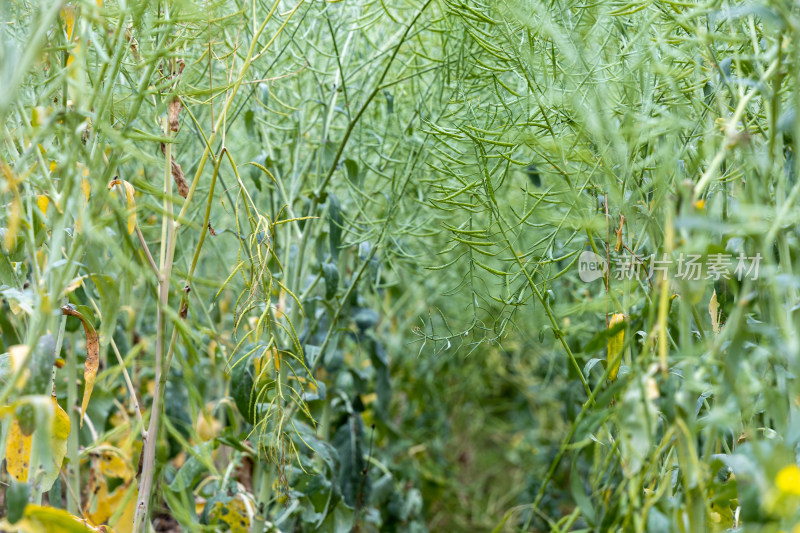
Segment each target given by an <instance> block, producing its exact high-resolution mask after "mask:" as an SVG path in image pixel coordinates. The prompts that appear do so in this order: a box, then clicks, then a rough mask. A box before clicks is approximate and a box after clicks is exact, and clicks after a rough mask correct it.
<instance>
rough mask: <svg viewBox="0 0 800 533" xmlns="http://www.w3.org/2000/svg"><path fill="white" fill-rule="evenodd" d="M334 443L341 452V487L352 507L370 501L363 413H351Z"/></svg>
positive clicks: (337, 433) (334, 438) (348, 503)
mask: <svg viewBox="0 0 800 533" xmlns="http://www.w3.org/2000/svg"><path fill="white" fill-rule="evenodd" d="M333 445H334V446H335V447H336V451H337V452H338V454H339V488H340V490H341V491H342V498H344V501H345V502H346V503H347V505H349V506H350V507H351V508H355V507H356V506H357V505H358V504H359V502H366V501H369V486H368V481H369V479H368V478H367V477H366V476H364V474H363V470H364V468H366V466H367V464H366V460H365V458H364V423H363V422H362V421H361V415H359V414H351V415H349V416H348V417H347V420H346V421H345V423H344V424H342V425H341V426H340V427H339V429H337V430H336V434H335V435H334V437H333Z"/></svg>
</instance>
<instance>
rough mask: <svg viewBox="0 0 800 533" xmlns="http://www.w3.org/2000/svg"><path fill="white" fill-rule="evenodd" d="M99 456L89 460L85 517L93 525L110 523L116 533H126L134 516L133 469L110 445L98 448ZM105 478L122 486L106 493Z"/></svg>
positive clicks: (106, 484)
mask: <svg viewBox="0 0 800 533" xmlns="http://www.w3.org/2000/svg"><path fill="white" fill-rule="evenodd" d="M100 449H102V450H103V451H102V453H100V454H98V455H96V456H94V457H93V458H92V475H91V476H90V477H89V484H88V487H87V493H88V494H90V496H89V499H88V500H87V502H86V505H85V506H84V515H85V516H86V517H87V518H88V519H89V520H91V521H92V523H94V524H102V523H109V525H111V526H113V527H114V531H115V532H116V533H129V532H130V531H131V528H132V525H133V515H134V513H135V512H136V484H135V483H132V482H131V481H132V480H133V475H134V471H133V467H131V465H130V464H129V463H128V462H127V461H126V460H125V455H124V452H123V451H122V450H120V449H118V448H115V447H114V446H111V445H110V444H103V445H101V446H99V447H98V451H99V450H100ZM108 478H118V479H122V480H123V481H124V483H122V484H121V485H120V486H118V487H117V488H116V489H115V490H113V491H111V492H109V490H108Z"/></svg>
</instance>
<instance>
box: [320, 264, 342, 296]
mask: <svg viewBox="0 0 800 533" xmlns="http://www.w3.org/2000/svg"><path fill="white" fill-rule="evenodd" d="M322 276H323V277H324V278H325V299H326V300H330V299H331V298H333V297H334V296H336V290H337V289H338V288H339V270H338V269H337V268H336V265H334V264H333V263H322Z"/></svg>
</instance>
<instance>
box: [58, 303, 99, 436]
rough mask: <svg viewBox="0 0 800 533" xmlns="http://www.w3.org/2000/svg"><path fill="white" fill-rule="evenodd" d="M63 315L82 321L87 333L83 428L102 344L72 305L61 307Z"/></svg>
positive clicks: (82, 414) (82, 407)
mask: <svg viewBox="0 0 800 533" xmlns="http://www.w3.org/2000/svg"><path fill="white" fill-rule="evenodd" d="M61 313H62V314H65V315H70V316H74V317H77V318H79V319H80V321H81V323H82V324H83V331H84V332H85V333H86V362H85V363H84V365H83V381H84V387H83V401H81V427H82V426H83V417H84V415H85V414H86V407H88V405H89V398H91V396H92V389H94V380H95V379H96V378H97V369H98V368H99V366H100V342H99V339H98V337H97V331H95V329H94V326H92V324H91V323H90V322H89V321H88V320H87V319H86V317H84V316H83V315H82V314H81V313H80V312H79V311H78V310H77V309H75V308H74V307H73V306H71V305H65V306H63V307H61Z"/></svg>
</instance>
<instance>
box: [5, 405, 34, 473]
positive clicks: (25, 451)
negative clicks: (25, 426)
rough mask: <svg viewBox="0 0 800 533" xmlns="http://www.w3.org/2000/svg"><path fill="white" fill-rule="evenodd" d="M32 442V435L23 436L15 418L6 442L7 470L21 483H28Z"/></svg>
mask: <svg viewBox="0 0 800 533" xmlns="http://www.w3.org/2000/svg"><path fill="white" fill-rule="evenodd" d="M32 440H33V436H32V435H23V433H22V429H21V428H20V427H19V422H18V421H17V419H16V418H15V419H14V421H13V422H12V423H11V428H10V429H9V431H8V439H7V440H6V470H8V473H9V474H10V475H11V477H13V478H14V479H16V480H17V482H19V483H27V481H28V467H29V466H30V464H29V463H30V460H31V441H32Z"/></svg>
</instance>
